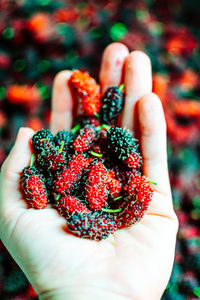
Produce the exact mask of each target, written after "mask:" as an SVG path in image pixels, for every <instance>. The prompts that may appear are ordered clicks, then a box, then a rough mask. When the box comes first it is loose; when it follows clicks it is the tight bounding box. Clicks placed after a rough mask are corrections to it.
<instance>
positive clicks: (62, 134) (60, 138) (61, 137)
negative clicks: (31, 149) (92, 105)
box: [54, 130, 72, 152]
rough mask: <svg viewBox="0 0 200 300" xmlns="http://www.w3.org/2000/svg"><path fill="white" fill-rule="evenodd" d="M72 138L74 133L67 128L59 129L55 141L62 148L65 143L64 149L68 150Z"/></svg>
mask: <svg viewBox="0 0 200 300" xmlns="http://www.w3.org/2000/svg"><path fill="white" fill-rule="evenodd" d="M71 139H72V134H71V133H70V132H68V131H66V130H63V131H59V132H57V133H56V135H55V136H54V143H55V145H56V146H57V147H58V148H59V149H60V147H62V143H63V151H65V152H68V147H69V144H70V141H71Z"/></svg>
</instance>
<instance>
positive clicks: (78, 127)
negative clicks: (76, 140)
mask: <svg viewBox="0 0 200 300" xmlns="http://www.w3.org/2000/svg"><path fill="white" fill-rule="evenodd" d="M80 127H81V125H80V124H77V125H76V126H74V127H73V128H72V130H71V131H72V132H73V133H76V132H77V131H78V130H79V129H80Z"/></svg>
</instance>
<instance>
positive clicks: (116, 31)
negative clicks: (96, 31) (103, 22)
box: [110, 23, 128, 41]
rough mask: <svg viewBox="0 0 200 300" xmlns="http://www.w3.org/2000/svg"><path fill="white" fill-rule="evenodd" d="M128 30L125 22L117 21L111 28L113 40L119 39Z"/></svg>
mask: <svg viewBox="0 0 200 300" xmlns="http://www.w3.org/2000/svg"><path fill="white" fill-rule="evenodd" d="M127 31H128V30H127V28H126V26H125V25H124V24H123V23H116V24H114V25H113V26H112V27H111V28H110V37H111V39H112V40H113V41H119V40H120V39H122V38H123V37H124V36H125V35H126V33H127Z"/></svg>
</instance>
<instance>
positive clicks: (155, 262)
mask: <svg viewBox="0 0 200 300" xmlns="http://www.w3.org/2000/svg"><path fill="white" fill-rule="evenodd" d="M70 75H71V71H62V72H60V73H59V74H58V75H57V76H56V78H55V80H54V85H53V100H52V121H51V130H52V131H53V133H56V132H57V131H59V130H63V129H70V127H71V124H72V108H73V102H72V96H71V93H70V90H69V88H68V86H67V84H66V83H67V81H68V79H69V77H70ZM122 81H123V82H124V83H125V93H126V97H125V107H124V111H123V116H122V121H121V123H122V124H121V125H122V126H126V127H128V128H129V129H130V130H133V131H134V133H135V134H139V139H140V146H141V151H142V156H143V162H144V166H143V172H144V175H145V176H147V177H149V178H151V179H152V180H153V181H155V182H157V185H156V186H155V193H154V197H153V200H152V202H151V205H150V207H149V210H148V212H147V214H146V215H145V216H144V217H143V219H142V220H141V221H140V222H139V223H138V224H136V225H133V226H131V227H130V228H128V229H121V230H119V231H117V232H116V233H115V234H114V240H115V244H114V245H113V243H112V241H111V240H110V239H109V238H108V239H106V240H103V241H101V242H96V241H91V240H87V239H81V238H77V237H75V236H73V235H71V234H68V233H67V232H66V230H64V228H65V224H66V221H65V219H64V218H63V217H61V216H60V215H59V214H58V212H57V211H56V210H55V209H53V208H52V207H51V206H48V207H47V208H46V209H44V210H36V209H33V208H30V209H27V206H26V203H25V201H24V199H23V197H22V194H21V193H20V190H19V186H20V173H21V171H22V170H23V168H24V167H25V166H27V165H28V164H29V161H30V156H31V150H30V147H29V140H30V138H31V137H32V135H33V134H34V132H33V130H31V129H29V128H21V129H20V131H19V133H18V136H17V139H16V142H15V145H14V147H13V149H12V151H11V153H10V154H9V156H8V158H7V159H6V161H5V162H4V164H3V166H2V170H1V178H0V237H1V239H2V241H3V243H4V244H5V246H6V247H7V249H8V250H9V252H10V253H11V255H12V256H13V258H14V259H15V260H16V262H17V263H18V264H19V266H20V267H21V269H22V270H23V271H24V273H25V274H26V276H27V278H28V279H29V281H30V282H31V284H32V285H33V287H34V289H35V291H36V292H37V294H38V295H39V298H40V299H56V300H57V299H58V300H62V299H76V300H77V299H82V300H84V299H96V300H98V299H109V300H112V299H113V300H118V299H120V300H122V299H137V300H138V299H142V300H146V299H148V300H151V299H154V300H155V299H160V297H161V295H162V293H163V292H164V289H165V287H166V285H167V283H168V280H169V277H170V274H171V269H172V265H173V259H174V251H175V242H176V233H177V228H178V222H177V217H176V215H175V213H174V210H173V205H172V197H171V191H170V184H169V178H168V169H167V154H166V124H165V118H164V114H163V109H162V105H161V102H160V100H159V98H158V97H157V96H156V95H155V94H153V93H151V85H152V78H151V64H150V60H149V58H148V57H147V56H146V54H144V53H142V52H140V51H133V52H131V53H130V54H129V53H128V50H127V48H126V47H125V46H124V45H122V44H119V43H113V44H111V45H109V46H108V47H107V48H106V49H105V51H104V54H103V58H102V64H101V70H100V84H101V89H102V91H105V90H106V89H107V88H108V87H109V86H112V85H117V86H118V85H119V84H120V83H121V82H122Z"/></svg>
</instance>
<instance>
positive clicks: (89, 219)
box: [67, 212, 117, 240]
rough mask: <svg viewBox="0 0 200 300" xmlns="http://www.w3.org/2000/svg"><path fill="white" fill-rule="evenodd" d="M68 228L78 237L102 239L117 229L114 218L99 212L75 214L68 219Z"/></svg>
mask: <svg viewBox="0 0 200 300" xmlns="http://www.w3.org/2000/svg"><path fill="white" fill-rule="evenodd" d="M67 224H68V230H69V231H71V232H72V233H73V234H75V235H76V236H78V237H82V238H89V239H92V240H102V239H105V238H107V237H108V236H109V234H112V233H113V232H114V231H116V230H117V226H116V223H115V221H114V220H111V219H110V218H109V217H105V215H101V214H99V213H96V212H94V213H89V214H80V213H77V214H74V215H73V216H72V217H71V218H70V219H69V220H68V221H67Z"/></svg>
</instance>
